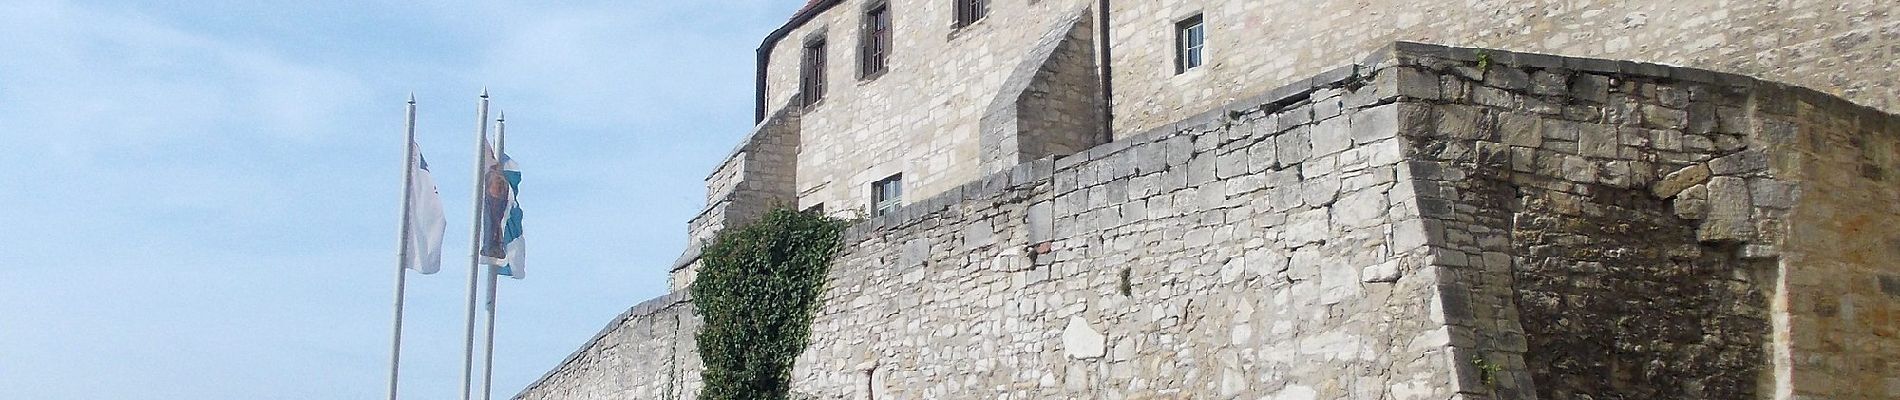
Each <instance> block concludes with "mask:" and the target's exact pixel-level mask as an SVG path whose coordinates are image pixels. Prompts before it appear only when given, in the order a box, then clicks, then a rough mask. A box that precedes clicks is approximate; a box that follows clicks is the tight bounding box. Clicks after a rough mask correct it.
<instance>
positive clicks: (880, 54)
mask: <svg viewBox="0 0 1900 400" xmlns="http://www.w3.org/2000/svg"><path fill="white" fill-rule="evenodd" d="M890 10H891V6H890V5H888V4H885V5H879V6H877V7H874V8H871V10H870V11H866V12H865V13H864V39H863V40H862V41H863V44H862V47H863V48H862V49H861V51H859V52H858V53H859V55H860V58H861V60H859V61H860V62H859V64H860V65H859V66H860V68H859V70H860V71H862V73H861V74H860V75H862V76H863V77H865V78H871V77H875V76H877V74H880V73H883V72H884V71H885V70H886V69H888V68H889V65H888V62H889V59H890V56H891V11H890Z"/></svg>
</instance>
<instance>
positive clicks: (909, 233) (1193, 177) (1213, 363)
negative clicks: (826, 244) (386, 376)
mask: <svg viewBox="0 0 1900 400" xmlns="http://www.w3.org/2000/svg"><path fill="white" fill-rule="evenodd" d="M1347 71H1351V69H1350V68H1348V69H1347ZM1332 77H1333V78H1334V79H1327V80H1315V81H1309V82H1318V84H1317V85H1315V86H1318V87H1314V86H1304V87H1297V88H1289V89H1288V90H1286V91H1283V92H1282V94H1283V95H1284V96H1282V97H1277V98H1272V99H1264V100H1261V101H1258V102H1251V103H1240V104H1238V105H1236V106H1234V107H1230V108H1227V109H1220V110H1214V111H1211V112H1209V113H1207V114H1206V115H1204V116H1203V117H1201V118H1197V119H1194V120H1191V121H1189V122H1185V123H1183V124H1181V125H1178V126H1172V127H1170V128H1168V129H1161V130H1156V131H1154V132H1150V133H1148V134H1144V135H1138V136H1133V137H1129V138H1127V139H1125V140H1122V141H1118V142H1114V143H1110V144H1107V145H1103V146H1098V147H1095V148H1092V149H1090V150H1088V151H1086V152H1084V153H1081V154H1077V155H1075V156H1071V157H1067V158H1062V159H1059V160H1055V161H1051V160H1047V159H1045V160H1042V161H1036V162H1032V163H1028V164H1024V165H1022V166H1018V167H1016V168H1014V169H1011V170H1009V171H1006V172H1003V173H999V174H996V175H991V176H990V177H988V178H986V179H984V180H981V181H977V182H972V183H970V184H968V185H964V186H961V187H958V188H956V189H952V190H950V191H947V192H945V193H944V194H943V195H942V196H940V197H937V198H934V199H929V200H926V201H922V202H919V203H917V204H913V205H910V206H907V207H905V208H904V209H903V210H902V211H900V212H898V213H895V214H893V215H889V216H886V217H880V218H877V219H873V220H870V221H868V222H866V223H863V224H860V225H858V226H856V227H854V228H852V229H851V230H850V231H849V232H848V233H847V237H848V238H849V241H848V243H850V245H849V246H847V247H846V249H847V250H846V251H845V253H844V254H842V255H841V257H840V259H839V261H838V262H837V263H836V264H834V267H833V269H832V274H831V277H832V279H831V282H832V285H831V287H830V289H829V290H828V292H827V293H826V295H825V297H826V301H825V304H826V306H825V308H824V309H823V310H822V311H821V312H820V314H819V315H818V317H817V319H816V321H815V322H814V324H813V337H814V338H818V339H816V340H814V341H813V343H812V345H811V348H810V349H809V350H808V351H807V352H806V354H805V355H804V356H802V357H801V358H800V359H799V364H798V365H799V366H798V368H797V371H796V372H795V373H794V379H795V383H794V387H795V388H797V389H798V390H800V391H804V392H807V393H811V394H814V395H817V396H819V397H820V398H827V399H832V398H840V399H841V398H859V399H861V398H878V399H886V398H919V399H922V398H943V399H950V398H961V399H974V398H1038V399H1039V398H1100V399H1121V398H1236V397H1239V398H1248V399H1253V398H1286V399H1299V398H1394V399H1444V398H1447V397H1449V396H1451V394H1452V392H1453V390H1454V388H1455V386H1454V384H1453V383H1452V382H1453V381H1454V380H1455V379H1454V377H1453V374H1454V372H1455V371H1454V367H1453V366H1454V364H1455V363H1456V362H1455V361H1454V360H1453V359H1452V358H1451V357H1450V356H1449V352H1448V348H1447V347H1446V346H1447V345H1448V344H1449V342H1448V341H1449V340H1450V337H1449V336H1447V334H1446V332H1445V331H1444V330H1443V329H1440V327H1441V326H1442V321H1443V319H1442V318H1435V317H1433V316H1432V314H1433V310H1434V309H1436V308H1437V307H1435V306H1434V305H1433V304H1432V302H1433V300H1434V299H1435V293H1436V291H1435V289H1434V288H1435V285H1436V282H1437V281H1436V279H1437V278H1436V277H1435V276H1434V275H1433V273H1432V272H1431V271H1427V270H1421V269H1420V266H1423V265H1425V263H1424V260H1425V253H1424V252H1423V250H1424V247H1423V246H1424V244H1425V240H1426V238H1425V237H1424V235H1423V227H1422V225H1421V224H1420V220H1419V219H1418V217H1417V213H1416V209H1415V208H1414V207H1412V206H1411V204H1413V200H1412V192H1411V190H1410V186H1409V185H1404V184H1399V183H1398V182H1401V181H1402V180H1403V179H1405V178H1403V175H1404V172H1403V171H1402V168H1401V167H1400V166H1399V156H1400V154H1401V151H1400V149H1401V148H1402V147H1403V146H1402V145H1401V143H1400V142H1399V139H1398V138H1397V137H1396V133H1397V131H1396V127H1397V120H1396V117H1397V112H1396V105H1394V104H1391V103H1390V98H1385V99H1381V98H1380V97H1379V96H1378V95H1376V94H1372V93H1370V92H1371V90H1369V89H1368V90H1363V91H1360V92H1353V91H1349V90H1347V89H1344V88H1343V86H1344V85H1348V84H1349V81H1350V80H1351V79H1352V76H1351V74H1350V73H1348V74H1344V75H1337V74H1336V75H1333V76H1332ZM1348 97H1350V99H1351V100H1350V101H1342V100H1341V99H1345V98H1348ZM867 394H868V395H870V396H866V395H867Z"/></svg>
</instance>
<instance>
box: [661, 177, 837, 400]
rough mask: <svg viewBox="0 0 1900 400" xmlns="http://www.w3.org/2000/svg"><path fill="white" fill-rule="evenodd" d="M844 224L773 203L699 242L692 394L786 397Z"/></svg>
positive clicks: (732, 398) (720, 399)
mask: <svg viewBox="0 0 1900 400" xmlns="http://www.w3.org/2000/svg"><path fill="white" fill-rule="evenodd" d="M844 227H845V222H844V221H842V220H838V219H835V218H829V217H825V216H823V215H820V214H818V213H815V212H799V211H792V210H788V209H776V210H772V211H770V212H767V213H766V214H765V216H764V217H762V218H760V219H759V220H758V221H757V222H753V223H751V224H747V225H745V226H741V227H736V228H728V229H726V230H724V231H722V232H720V233H719V235H718V237H716V238H714V240H713V241H712V243H711V244H708V245H707V246H706V248H705V251H704V252H702V253H701V254H702V256H701V257H702V258H701V261H702V262H703V264H702V265H701V267H700V269H699V276H698V278H696V279H695V280H694V281H693V284H692V288H691V289H690V290H691V291H692V293H693V304H694V305H695V306H696V307H698V309H699V315H700V316H701V317H702V318H703V320H704V326H702V327H701V328H700V331H699V336H698V340H699V358H700V360H701V361H702V362H703V363H704V364H705V365H704V369H703V370H702V371H701V373H700V377H701V378H702V380H703V381H704V384H705V388H704V390H703V391H701V392H700V393H699V400H741V399H743V400H755V399H757V400H781V399H786V398H787V396H788V393H789V387H790V381H791V375H792V363H793V361H794V359H795V358H797V357H798V355H799V353H802V352H804V351H805V344H806V339H807V338H808V337H810V336H811V319H812V314H813V312H815V311H817V307H818V296H819V295H820V294H821V293H822V292H823V291H824V280H825V272H826V270H827V269H828V268H829V266H830V264H831V260H832V258H833V256H835V255H836V254H837V252H838V248H839V246H840V237H841V236H842V234H843V232H844Z"/></svg>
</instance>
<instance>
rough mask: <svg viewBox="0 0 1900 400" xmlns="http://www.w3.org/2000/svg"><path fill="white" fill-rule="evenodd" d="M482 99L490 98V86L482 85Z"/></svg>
mask: <svg viewBox="0 0 1900 400" xmlns="http://www.w3.org/2000/svg"><path fill="white" fill-rule="evenodd" d="M482 98H484V99H486V98H488V85H482Z"/></svg>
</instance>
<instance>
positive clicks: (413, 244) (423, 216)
mask: <svg viewBox="0 0 1900 400" xmlns="http://www.w3.org/2000/svg"><path fill="white" fill-rule="evenodd" d="M410 156H412V157H415V158H416V164H415V165H416V170H415V171H413V172H412V173H413V174H414V180H412V181H411V182H409V204H404V205H403V207H409V221H408V223H409V237H408V238H406V239H407V240H404V243H405V244H407V245H408V246H409V248H408V249H407V250H409V251H408V254H409V258H407V259H404V260H402V267H403V268H408V269H413V270H416V272H420V273H423V274H433V273H435V272H436V271H440V270H442V233H443V231H444V230H445V229H447V228H448V226H449V225H448V220H447V219H445V218H443V217H442V196H441V195H439V194H437V193H436V190H435V178H432V177H430V176H429V161H428V159H427V158H423V157H422V149H421V148H417V149H416V153H415V154H411V155H410Z"/></svg>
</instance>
